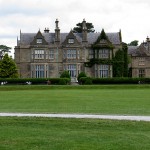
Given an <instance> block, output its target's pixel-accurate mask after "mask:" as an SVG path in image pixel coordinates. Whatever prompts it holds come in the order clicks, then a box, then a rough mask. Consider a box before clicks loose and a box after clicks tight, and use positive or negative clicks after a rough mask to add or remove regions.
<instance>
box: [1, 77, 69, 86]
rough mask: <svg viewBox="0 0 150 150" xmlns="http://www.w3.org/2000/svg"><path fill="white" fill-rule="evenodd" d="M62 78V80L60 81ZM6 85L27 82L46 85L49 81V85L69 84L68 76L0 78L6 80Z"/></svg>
mask: <svg viewBox="0 0 150 150" xmlns="http://www.w3.org/2000/svg"><path fill="white" fill-rule="evenodd" d="M62 80H63V81H62ZM6 81H7V84H8V85H24V84H27V82H31V83H32V84H34V85H38V84H40V85H46V84H47V82H48V81H50V84H51V85H59V84H60V83H61V85H62V83H65V84H69V83H70V79H69V78H16V79H12V78H0V82H6Z"/></svg>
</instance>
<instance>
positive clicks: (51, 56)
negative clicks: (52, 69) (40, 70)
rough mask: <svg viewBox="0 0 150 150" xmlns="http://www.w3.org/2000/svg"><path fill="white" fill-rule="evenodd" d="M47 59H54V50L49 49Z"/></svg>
mask: <svg viewBox="0 0 150 150" xmlns="http://www.w3.org/2000/svg"><path fill="white" fill-rule="evenodd" d="M49 59H54V50H50V51H49Z"/></svg>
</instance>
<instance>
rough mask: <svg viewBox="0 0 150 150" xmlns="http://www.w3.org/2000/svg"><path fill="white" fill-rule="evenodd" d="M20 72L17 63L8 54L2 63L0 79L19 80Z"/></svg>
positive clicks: (0, 65)
mask: <svg viewBox="0 0 150 150" xmlns="http://www.w3.org/2000/svg"><path fill="white" fill-rule="evenodd" d="M17 77H18V71H17V67H16V64H15V62H14V61H13V59H12V58H11V57H9V56H8V54H7V53H6V54H5V55H4V57H3V59H2V60H1V61H0V78H17Z"/></svg>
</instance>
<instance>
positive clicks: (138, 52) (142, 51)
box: [128, 44, 149, 57]
mask: <svg viewBox="0 0 150 150" xmlns="http://www.w3.org/2000/svg"><path fill="white" fill-rule="evenodd" d="M128 54H130V55H132V56H136V57H146V56H149V53H148V51H147V50H146V48H145V47H144V45H143V44H141V45H140V46H128Z"/></svg>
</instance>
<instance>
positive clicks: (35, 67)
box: [31, 64, 48, 78]
mask: <svg viewBox="0 0 150 150" xmlns="http://www.w3.org/2000/svg"><path fill="white" fill-rule="evenodd" d="M31 77H32V78H47V77H48V65H47V64H32V65H31Z"/></svg>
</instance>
